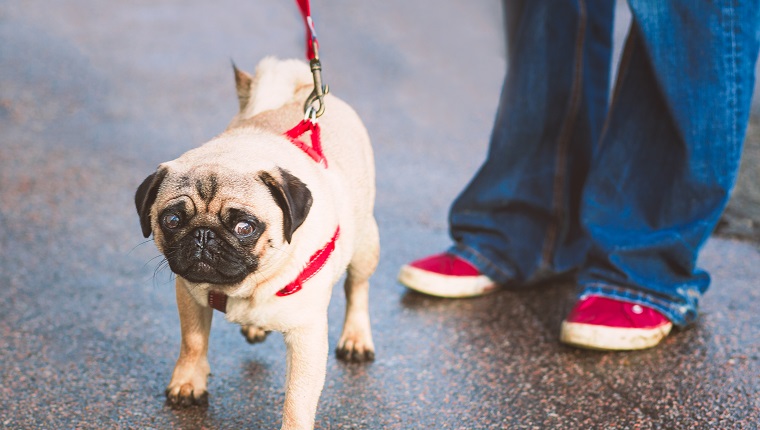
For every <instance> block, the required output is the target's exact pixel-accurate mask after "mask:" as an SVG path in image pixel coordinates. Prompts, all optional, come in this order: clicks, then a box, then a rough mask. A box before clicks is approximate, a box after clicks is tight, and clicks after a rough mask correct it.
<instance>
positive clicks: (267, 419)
mask: <svg viewBox="0 0 760 430" xmlns="http://www.w3.org/2000/svg"><path fill="white" fill-rule="evenodd" d="M313 8H314V15H315V20H316V23H317V30H318V34H319V39H320V43H321V46H322V50H321V54H322V59H323V66H324V75H325V81H326V82H327V83H329V85H330V87H331V89H332V91H333V92H334V93H335V94H338V95H340V96H341V97H342V98H343V99H345V100H347V101H348V102H349V103H351V104H352V105H353V106H354V107H355V109H356V110H357V111H358V112H359V113H360V115H361V116H362V117H363V119H364V120H365V123H366V125H367V127H368V129H369V132H370V135H371V137H372V139H373V144H374V148H375V153H376V162H377V171H378V181H377V185H378V195H377V206H376V215H377V218H378V221H379V224H380V231H381V242H382V256H381V263H380V266H379V268H378V271H377V273H376V274H375V276H374V277H373V279H372V285H373V287H372V291H371V297H370V300H371V316H372V320H373V331H374V338H375V344H376V347H377V358H376V361H375V362H373V363H371V364H366V365H365V364H362V365H360V364H346V363H343V362H340V361H338V360H336V359H335V358H334V357H332V356H331V357H330V359H329V361H328V368H327V382H326V385H325V388H324V391H323V394H322V397H321V400H320V404H319V411H318V416H317V428H327V429H329V428H357V429H384V428H398V429H418V428H431V429H432V428H436V429H438V428H452V429H453V428H456V429H459V428H462V429H475V428H478V429H479V428H537V429H543V428H551V429H555V428H567V429H579V428H584V429H587V428H605V429H611V428H617V429H624V428H642V429H645V428H679V429H680V428H699V429H701V428H704V429H754V428H757V426H758V424H757V423H758V422H760V320H759V319H758V318H757V308H758V303H760V289H758V288H757V278H758V275H760V252H758V248H757V246H756V245H755V244H753V243H750V242H741V241H737V240H730V239H720V238H713V239H711V240H710V241H709V242H708V244H707V246H706V248H705V249H704V252H703V254H702V257H701V259H700V265H701V266H702V267H703V268H705V269H707V270H708V271H710V273H711V274H712V278H713V282H712V287H711V290H710V291H709V292H708V293H707V294H706V295H705V297H704V300H703V305H702V307H701V315H700V318H699V320H698V322H697V323H696V324H695V325H694V326H692V327H689V328H687V329H684V330H679V331H676V332H675V333H674V334H672V335H671V336H669V337H668V338H667V339H666V340H665V341H664V342H663V344H661V345H660V346H658V347H657V348H655V349H652V350H647V351H639V352H623V353H600V352H591V351H582V350H576V349H572V348H568V347H565V346H562V345H561V344H559V342H558V331H559V325H560V322H561V320H562V318H563V317H564V316H565V313H566V312H567V311H568V310H569V308H570V307H571V306H572V303H573V299H574V287H573V285H572V283H570V282H555V283H549V284H545V285H539V286H533V287H531V288H526V289H523V290H521V291H502V292H498V293H495V294H493V295H490V296H487V297H482V298H477V299H470V300H444V299H435V298H430V297H425V296H422V295H419V294H415V293H412V292H409V291H407V290H406V289H405V288H403V287H402V286H401V285H399V284H398V283H397V282H396V280H395V276H396V273H397V271H398V268H399V267H400V266H401V265H402V264H403V263H405V262H408V261H409V260H411V259H414V258H417V257H420V256H422V255H426V254H428V253H432V252H437V251H440V250H441V249H443V248H444V247H446V246H448V243H449V240H448V237H447V224H446V214H447V210H448V206H449V205H450V203H451V201H452V199H453V198H454V197H455V195H456V194H457V193H458V192H459V191H460V190H461V189H462V187H463V186H464V185H465V184H466V182H467V181H468V179H469V178H470V177H471V175H472V174H473V173H474V171H475V170H476V169H477V167H478V166H479V165H480V163H481V161H482V160H483V158H484V156H485V153H486V147H487V140H488V135H489V132H490V127H491V124H492V121H493V117H494V113H495V108H496V103H497V99H498V94H499V90H500V86H501V81H502V78H503V74H504V70H505V67H506V63H505V56H504V44H503V41H502V27H501V21H502V20H501V9H500V5H499V3H498V2H496V1H490V2H468V1H465V0H458V1H448V2H435V3H434V2H408V1H403V0H387V1H383V2H368V1H365V2H357V1H350V0H334V1H330V2H326V1H325V2H323V1H315V2H314V4H313ZM621 11H622V12H623V13H624V12H625V11H624V8H621ZM624 19H625V18H623V22H624ZM624 33H625V29H624V28H623V29H620V30H619V31H618V32H617V37H616V45H618V46H619V44H620V42H621V41H622V35H624ZM302 42H303V29H302V27H301V21H300V16H299V15H298V13H297V9H296V7H295V5H294V3H292V2H290V1H273V0H270V1H262V2H236V1H230V0H222V1H216V2H205V1H198V0H185V1H179V0H165V1H155V0H154V1H147V0H135V1H130V2H92V1H84V0H61V1H57V2H49V1H42V0H25V1H24V2H18V1H12V0H0V303H2V304H3V306H2V307H1V308H0V309H2V311H0V427H2V428H8V429H38V428H39V429H74V428H76V429H150V428H156V429H170V428H177V429H239V428H276V427H278V426H279V420H280V410H281V404H282V401H283V397H284V388H283V384H284V378H285V348H284V344H283V342H282V337H281V336H280V335H277V334H274V335H271V336H270V337H269V339H267V341H266V342H265V343H263V344H259V345H254V346H251V345H248V344H247V343H246V342H245V341H244V339H243V338H242V337H241V336H240V334H239V332H238V328H237V327H236V326H234V325H232V324H230V323H227V322H226V321H224V319H223V318H221V317H220V315H219V314H217V315H216V316H215V320H214V323H213V327H212V334H211V344H210V352H209V358H210V363H211V366H212V377H211V378H210V382H209V391H210V401H209V405H208V406H207V407H195V408H190V409H173V408H171V407H169V406H168V405H166V404H165V402H164V394H163V391H164V388H165V386H166V384H167V383H168V380H169V377H170V374H171V371H172V368H173V365H174V360H175V359H176V355H177V352H178V347H179V322H178V317H177V312H176V307H175V301H174V292H173V282H172V278H171V274H170V273H169V272H168V271H167V270H166V269H164V268H162V267H161V265H160V264H159V262H160V258H158V252H157V251H156V249H155V246H154V245H153V244H152V242H150V241H145V240H144V239H143V238H142V236H141V234H140V227H139V223H138V219H137V215H136V213H135V209H134V204H133V200H132V199H133V195H134V191H135V189H136V187H137V185H139V183H140V182H141V181H142V179H143V178H144V177H145V176H146V175H147V174H149V173H151V172H152V171H153V170H154V169H155V166H156V165H157V164H158V163H160V162H162V161H165V160H168V159H171V158H175V157H176V156H178V155H179V154H181V153H182V152H184V151H186V150H188V149H190V148H193V147H195V146H197V145H199V144H201V143H202V142H204V141H206V140H208V139H209V138H211V137H213V136H214V135H216V134H217V133H219V132H220V131H221V130H222V129H223V128H224V127H225V126H226V124H227V122H228V121H229V119H230V118H231V116H232V115H233V114H234V113H235V111H236V109H237V101H236V99H235V93H234V84H233V78H232V71H231V67H230V60H231V59H234V61H235V62H236V64H238V66H239V67H240V68H242V69H247V70H252V69H253V67H254V66H255V64H256V63H257V61H258V60H259V59H261V58H263V57H264V56H267V55H276V56H279V57H283V58H288V57H297V58H300V57H301V56H302V55H303V46H302ZM341 290H342V289H341V288H336V289H335V295H334V297H333V301H332V303H331V306H330V315H329V319H330V342H331V347H334V345H335V343H336V342H337V339H338V336H339V330H340V327H341V324H342V318H343V306H344V303H345V302H344V299H343V297H342V291H341Z"/></svg>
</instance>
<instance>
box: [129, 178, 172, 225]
mask: <svg viewBox="0 0 760 430" xmlns="http://www.w3.org/2000/svg"><path fill="white" fill-rule="evenodd" d="M167 172H168V169H167V168H166V167H159V168H158V170H156V172H155V173H151V174H150V175H149V176H148V177H147V178H145V180H144V181H143V182H142V184H140V186H139V187H137V192H136V193H135V206H136V207H137V214H138V215H139V216H140V227H142V233H143V236H145V237H146V238H147V237H150V233H151V227H150V209H151V207H153V203H155V201H156V196H157V195H158V188H159V187H160V186H161V182H163V180H164V178H165V177H166V173H167Z"/></svg>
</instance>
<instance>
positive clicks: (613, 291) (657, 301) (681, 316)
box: [579, 282, 697, 327]
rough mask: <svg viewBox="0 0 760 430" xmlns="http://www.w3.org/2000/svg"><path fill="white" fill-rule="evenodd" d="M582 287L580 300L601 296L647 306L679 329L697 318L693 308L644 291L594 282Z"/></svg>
mask: <svg viewBox="0 0 760 430" xmlns="http://www.w3.org/2000/svg"><path fill="white" fill-rule="evenodd" d="M581 287H582V289H583V290H582V292H581V294H580V296H579V300H583V299H585V298H587V297H589V296H600V297H606V298H608V299H614V300H620V301H623V302H628V303H634V304H638V305H642V306H646V307H649V308H652V309H655V310H656V311H658V312H660V313H662V314H663V315H665V317H667V318H668V319H669V320H670V322H672V323H673V324H674V325H676V326H678V327H685V326H687V325H689V324H691V323H692V322H694V320H696V317H697V310H696V308H695V307H693V306H689V305H682V304H678V303H673V302H669V301H667V300H664V299H662V298H660V297H656V296H653V295H651V294H647V293H645V292H643V291H637V290H631V289H627V288H623V287H619V286H616V285H610V284H605V283H601V282H593V283H589V284H585V285H581Z"/></svg>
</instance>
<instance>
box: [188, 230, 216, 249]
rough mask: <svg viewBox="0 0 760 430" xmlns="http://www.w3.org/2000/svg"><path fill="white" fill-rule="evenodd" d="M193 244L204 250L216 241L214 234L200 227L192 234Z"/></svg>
mask: <svg viewBox="0 0 760 430" xmlns="http://www.w3.org/2000/svg"><path fill="white" fill-rule="evenodd" d="M193 236H194V237H195V244H196V245H198V247H200V248H205V247H206V245H208V243H209V242H211V241H212V240H214V239H216V233H214V231H213V230H211V229H210V228H205V227H200V228H197V229H195V231H194V232H193Z"/></svg>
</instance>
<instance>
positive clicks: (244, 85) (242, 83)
mask: <svg viewBox="0 0 760 430" xmlns="http://www.w3.org/2000/svg"><path fill="white" fill-rule="evenodd" d="M232 70H234V71H235V88H237V96H238V102H239V103H240V112H242V111H243V109H245V107H246V106H248V103H249V102H250V101H251V83H252V82H253V77H252V76H251V75H249V74H248V73H246V72H244V71H242V70H240V69H238V68H237V66H236V65H235V63H234V62H233V63H232Z"/></svg>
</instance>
